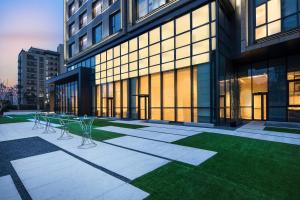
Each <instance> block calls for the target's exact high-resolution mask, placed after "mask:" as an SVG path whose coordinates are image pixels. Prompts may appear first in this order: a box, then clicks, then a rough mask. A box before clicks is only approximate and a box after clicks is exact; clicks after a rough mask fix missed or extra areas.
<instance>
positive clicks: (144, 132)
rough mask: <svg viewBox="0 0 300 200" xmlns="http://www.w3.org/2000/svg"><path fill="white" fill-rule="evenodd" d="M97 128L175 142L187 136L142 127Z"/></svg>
mask: <svg viewBox="0 0 300 200" xmlns="http://www.w3.org/2000/svg"><path fill="white" fill-rule="evenodd" d="M151 128H152V127H151ZM153 128H155V127H153ZM96 129H98V130H103V131H110V132H115V133H120V134H124V135H130V136H136V137H141V138H146V139H153V140H159V141H163V142H174V141H177V140H181V139H183V138H185V137H186V136H184V135H172V134H165V133H160V132H153V131H148V130H141V129H131V128H121V127H116V126H105V127H97V128H96ZM173 132H174V131H173Z"/></svg>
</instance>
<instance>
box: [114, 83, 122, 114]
mask: <svg viewBox="0 0 300 200" xmlns="http://www.w3.org/2000/svg"><path fill="white" fill-rule="evenodd" d="M114 100H115V116H116V117H119V118H120V117H121V82H120V81H117V82H115V98H114Z"/></svg>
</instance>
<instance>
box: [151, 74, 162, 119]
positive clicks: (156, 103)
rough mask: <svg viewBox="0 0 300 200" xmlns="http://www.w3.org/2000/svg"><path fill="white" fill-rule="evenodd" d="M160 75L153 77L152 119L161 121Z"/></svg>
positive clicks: (153, 75)
mask: <svg viewBox="0 0 300 200" xmlns="http://www.w3.org/2000/svg"><path fill="white" fill-rule="evenodd" d="M160 105H161V104H160V74H159V73H156V74H152V75H151V119H154V120H160Z"/></svg>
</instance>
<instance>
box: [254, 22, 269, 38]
mask: <svg viewBox="0 0 300 200" xmlns="http://www.w3.org/2000/svg"><path fill="white" fill-rule="evenodd" d="M266 36H267V26H266V25H264V26H261V27H259V28H256V30H255V38H256V39H257V40H258V39H261V38H263V37H266Z"/></svg>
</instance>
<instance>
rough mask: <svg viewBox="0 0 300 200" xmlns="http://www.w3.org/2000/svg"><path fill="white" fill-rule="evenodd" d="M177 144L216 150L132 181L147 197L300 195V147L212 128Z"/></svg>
mask: <svg viewBox="0 0 300 200" xmlns="http://www.w3.org/2000/svg"><path fill="white" fill-rule="evenodd" d="M175 143H176V144H180V145H185V146H191V147H196V148H201V149H207V150H212V151H216V152H218V153H217V154H216V155H215V156H214V157H212V158H210V159H209V160H207V161H206V162H204V163H202V164H201V165H200V166H197V167H195V166H192V165H188V164H183V163H179V162H171V163H169V164H167V165H165V166H163V167H161V168H159V169H157V170H155V171H153V172H151V173H148V174H146V175H144V176H142V177H140V178H138V179H136V180H134V181H133V184H134V185H135V186H137V187H139V188H140V189H142V190H144V191H146V192H148V193H150V196H149V198H148V199H164V200H165V199H180V200H182V199H218V200H219V199H299V198H300V189H299V188H300V187H299V186H300V147H299V146H296V145H288V144H282V143H275V142H268V141H260V140H254V139H247V138H241V137H234V136H226V135H220V134H214V133H202V134H199V135H195V136H192V137H188V138H186V139H183V140H180V141H177V142H175Z"/></svg>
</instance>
